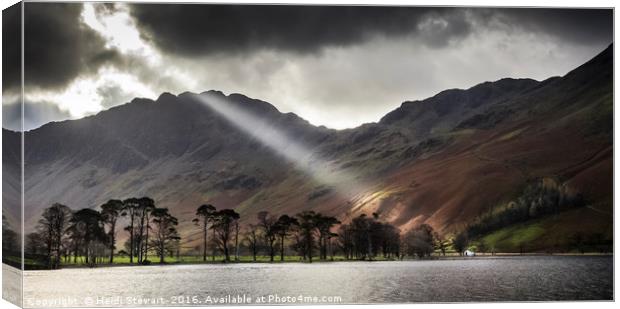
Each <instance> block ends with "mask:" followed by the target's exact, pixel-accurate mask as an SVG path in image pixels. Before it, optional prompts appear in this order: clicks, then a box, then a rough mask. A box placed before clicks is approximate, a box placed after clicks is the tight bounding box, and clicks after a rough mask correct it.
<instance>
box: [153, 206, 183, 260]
mask: <svg viewBox="0 0 620 309" xmlns="http://www.w3.org/2000/svg"><path fill="white" fill-rule="evenodd" d="M151 216H152V217H153V224H154V225H155V237H154V239H153V240H152V241H151V244H152V246H153V248H154V249H155V251H156V252H157V255H158V256H159V263H161V264H163V263H164V260H165V256H166V252H174V250H175V249H176V246H177V243H178V241H179V240H180V237H179V233H178V232H177V229H176V226H177V225H178V223H179V222H178V220H177V218H175V217H174V216H172V215H171V214H170V212H168V208H154V209H153V210H152V211H151Z"/></svg>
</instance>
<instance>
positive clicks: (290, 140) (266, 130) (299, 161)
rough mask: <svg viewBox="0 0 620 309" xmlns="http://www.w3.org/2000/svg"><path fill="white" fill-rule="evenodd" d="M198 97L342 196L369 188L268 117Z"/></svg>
mask: <svg viewBox="0 0 620 309" xmlns="http://www.w3.org/2000/svg"><path fill="white" fill-rule="evenodd" d="M198 97H199V100H200V101H201V102H202V103H203V104H205V105H206V106H208V107H209V108H211V110H213V111H215V112H216V113H218V114H219V115H221V116H222V117H224V118H225V119H226V120H228V121H229V122H230V123H231V124H233V125H234V126H235V127H237V128H238V129H240V130H241V131H243V132H244V133H246V134H248V135H250V136H252V137H253V138H255V139H256V140H258V141H259V142H260V143H262V144H263V145H265V146H267V147H269V148H270V149H271V150H273V151H275V152H276V153H277V154H278V155H280V156H282V157H283V158H284V159H285V160H286V161H288V162H290V163H292V164H293V165H294V166H295V167H296V168H297V169H299V170H300V171H302V172H304V173H305V174H307V175H309V176H311V177H312V179H313V180H314V181H316V182H317V183H318V184H321V185H326V186H329V187H331V188H333V189H335V191H336V192H337V193H338V194H339V195H340V196H341V197H343V198H346V199H348V200H352V199H354V198H356V197H358V196H359V195H361V194H364V193H365V192H367V191H368V188H369V187H370V185H369V184H368V183H367V182H365V181H362V180H360V179H359V178H360V177H359V176H360V175H359V174H358V173H355V172H350V171H344V170H342V169H340V168H338V167H337V166H336V165H335V164H334V162H330V161H329V160H326V159H324V158H322V157H321V155H320V154H319V153H318V152H317V151H316V150H315V149H312V148H310V147H307V146H306V145H304V144H302V143H299V142H298V141H297V139H296V138H295V136H292V135H290V134H289V133H287V132H286V131H285V130H283V129H281V128H278V127H277V126H275V125H273V124H270V123H269V122H268V121H267V119H265V118H261V117H258V116H256V115H253V114H252V113H250V112H248V111H246V110H244V109H241V108H239V107H237V106H235V105H233V103H231V102H228V101H226V100H224V99H221V98H219V97H216V96H212V95H200V96H198Z"/></svg>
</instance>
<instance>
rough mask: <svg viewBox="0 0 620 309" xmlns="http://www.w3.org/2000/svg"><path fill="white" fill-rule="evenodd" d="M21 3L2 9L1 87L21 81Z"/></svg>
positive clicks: (11, 85)
mask: <svg viewBox="0 0 620 309" xmlns="http://www.w3.org/2000/svg"><path fill="white" fill-rule="evenodd" d="M21 17H22V15H21V3H17V4H15V5H13V6H11V7H9V8H7V9H5V10H3V11H2V89H3V91H7V90H9V89H11V88H16V87H19V84H20V83H21V74H20V68H21V35H22V33H21V27H20V25H21Z"/></svg>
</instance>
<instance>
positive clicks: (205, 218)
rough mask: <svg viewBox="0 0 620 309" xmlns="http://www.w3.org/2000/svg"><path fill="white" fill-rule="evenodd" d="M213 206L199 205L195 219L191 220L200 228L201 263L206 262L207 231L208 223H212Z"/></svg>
mask: <svg viewBox="0 0 620 309" xmlns="http://www.w3.org/2000/svg"><path fill="white" fill-rule="evenodd" d="M215 211H216V210H215V206H213V205H211V204H205V205H200V207H198V209H197V210H196V218H195V219H194V220H192V221H193V222H194V223H195V224H197V225H201V228H202V261H203V262H206V261H207V231H208V230H209V222H211V221H213V216H214V214H215Z"/></svg>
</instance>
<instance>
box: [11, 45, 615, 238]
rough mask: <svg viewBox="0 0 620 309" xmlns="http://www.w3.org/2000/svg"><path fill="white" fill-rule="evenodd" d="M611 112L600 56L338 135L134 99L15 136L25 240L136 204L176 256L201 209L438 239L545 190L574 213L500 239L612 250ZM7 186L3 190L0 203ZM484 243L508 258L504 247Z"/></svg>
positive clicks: (608, 64) (223, 108)
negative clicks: (167, 220)
mask: <svg viewBox="0 0 620 309" xmlns="http://www.w3.org/2000/svg"><path fill="white" fill-rule="evenodd" d="M205 102H217V104H214V103H205ZM612 111H613V46H611V45H610V46H609V47H608V48H607V49H606V50H605V51H603V52H602V53H600V54H599V55H597V56H596V57H595V58H593V59H592V60H590V61H589V62H587V63H585V64H583V65H582V66H580V67H578V68H576V69H575V70H573V71H572V72H570V73H568V74H567V75H565V76H563V77H554V78H550V79H547V80H545V81H541V82H539V81H535V80H531V79H509V78H506V79H502V80H499V81H495V82H485V83H482V84H479V85H476V86H474V87H472V88H470V89H466V90H461V89H452V90H446V91H443V92H441V93H439V94H437V95H435V96H433V97H431V98H428V99H425V100H422V101H412V102H404V103H402V105H401V106H400V107H398V108H397V109H395V110H393V111H392V112H390V113H388V114H387V115H385V116H384V117H383V118H382V119H381V120H380V121H378V122H377V123H370V124H364V125H362V126H360V127H357V128H354V129H347V130H332V129H328V128H325V127H316V126H313V125H311V124H310V123H308V122H307V121H305V120H304V119H302V118H300V117H298V116H297V115H295V114H292V113H281V112H280V111H278V110H277V109H276V108H275V107H274V106H272V105H271V104H269V103H267V102H263V101H260V100H256V99H252V98H248V97H246V96H244V95H241V94H231V95H224V94H223V93H221V92H218V91H208V92H204V93H201V94H195V93H183V94H180V95H178V96H174V95H172V94H169V93H164V94H162V95H161V96H160V97H159V98H158V99H157V100H154V101H153V100H149V99H134V100H133V101H131V102H130V103H127V104H124V105H121V106H117V107H114V108H111V109H109V110H106V111H103V112H100V113H99V114H97V115H94V116H90V117H86V118H83V119H79V120H70V121H62V122H54V123H49V124H46V125H44V126H42V127H40V128H38V129H35V130H32V131H28V132H26V133H25V134H24V141H25V153H24V159H25V170H24V174H25V180H26V181H25V192H26V196H25V205H26V209H25V222H26V229H27V230H28V229H32V227H33V226H34V225H35V223H36V222H37V220H38V216H39V215H40V213H41V211H42V209H43V208H45V207H47V206H49V205H51V204H52V203H54V202H60V203H63V204H66V205H68V206H70V207H72V208H76V209H77V208H83V207H97V206H98V205H100V204H102V203H103V202H105V201H106V200H108V199H111V198H128V197H132V196H143V195H148V196H151V197H153V198H154V199H155V201H156V202H157V204H158V206H159V207H168V208H170V209H171V211H172V213H173V214H175V215H176V216H178V217H179V218H180V221H181V223H180V227H181V228H180V230H181V234H182V236H183V237H184V239H186V240H187V241H188V242H189V244H193V242H194V241H195V240H196V239H197V237H198V236H197V235H196V234H195V232H196V231H194V229H195V228H194V226H193V225H192V223H191V220H192V218H193V216H194V212H195V209H196V208H197V206H199V205H201V204H204V203H206V202H209V203H212V204H214V205H216V206H217V207H218V208H235V209H236V210H237V211H238V212H240V213H241V215H242V218H244V219H245V220H248V221H250V220H253V218H255V215H256V213H257V212H259V211H262V210H268V211H270V212H272V213H274V214H283V213H288V214H295V213H297V212H299V211H302V210H309V209H313V210H317V211H321V212H325V213H327V214H331V215H336V216H338V217H339V218H340V219H341V220H344V221H346V220H348V219H350V218H351V217H353V216H357V215H359V214H362V213H366V214H370V213H373V212H378V213H380V214H381V217H382V218H384V219H385V220H388V221H390V222H392V223H394V224H396V225H398V226H399V227H400V228H401V229H403V230H406V229H409V228H411V227H412V226H414V225H417V224H421V223H428V224H431V225H432V226H433V227H434V228H435V229H436V230H438V231H439V232H441V233H444V234H450V233H454V232H459V231H461V230H463V229H464V228H465V227H466V226H467V225H468V224H470V223H472V222H476V220H478V219H479V218H480V217H481V216H482V215H484V214H485V213H488V212H489V211H492V210H493V209H496V208H497V207H501V205H503V204H506V203H507V202H509V201H511V200H514V199H517V198H518V197H519V196H520V194H522V192H523V190H524V187H527V186H528V185H530V184H532V183H536V182H539V181H553V182H554V183H556V184H557V185H558V186H561V187H562V188H565V189H566V190H569V191H570V192H573V193H571V194H573V195H574V194H579V196H583V197H584V199H585V201H586V205H585V206H584V207H579V208H575V209H569V210H566V211H563V212H562V213H561V214H558V215H555V216H553V217H541V218H536V219H533V220H530V221H528V222H521V223H519V224H516V225H514V226H510V227H507V228H523V229H529V228H532V226H538V227H539V229H538V230H537V233H535V235H534V236H531V237H529V238H526V239H521V240H519V241H520V243H519V245H520V246H522V245H523V242H526V243H527V245H528V248H529V250H542V249H545V248H547V247H549V246H551V245H552V244H551V243H550V240H549V239H554V240H553V241H559V242H566V241H568V240H567V239H568V238H567V237H568V235H569V234H571V233H574V232H577V231H582V232H584V233H589V234H592V233H596V234H597V235H598V234H603V235H605V237H611V236H609V235H611V234H610V233H611V231H612V226H613V216H612V211H613V203H612V195H613V191H612V190H613V189H612V182H613V177H612V164H613V156H612V153H613V141H612V134H613V133H612V132H613V116H612V115H613V113H612ZM252 126H253V127H252ZM254 127H255V128H254ZM3 147H4V149H5V152H7V154H5V155H3V166H6V167H11V166H12V167H16V166H19V155H18V152H15V151H16V150H18V149H19V133H16V132H11V131H8V130H4V129H3ZM16 171H17V172H18V169H15V170H13V169H10V168H5V171H4V172H5V175H7V172H8V173H9V174H15V173H16ZM18 179H19V177H10V175H9V176H8V177H7V176H5V177H4V179H3V191H5V190H4V188H5V187H6V188H18V187H19V186H16V185H15V182H18ZM14 191H15V190H9V191H7V192H8V195H10V194H11V192H13V193H12V194H15V192H14ZM7 192H5V195H7ZM16 192H18V191H16ZM16 201H18V199H14V200H11V198H10V197H5V200H3V202H5V203H7V202H8V203H11V205H12V204H15V203H16ZM500 232H501V231H495V234H497V233H500ZM495 234H494V235H495ZM528 235H529V234H528ZM496 236H497V237H496V238H498V239H495V240H496V241H497V242H498V246H500V245H502V241H503V246H505V250H511V249H514V246H513V247H512V248H511V247H510V246H509V245H507V244H509V243H513V242H514V241H517V240H515V238H514V237H513V236H510V235H509V236H506V235H504V236H503V238H502V237H500V236H501V235H499V236H498V235H496ZM494 237H495V236H494ZM558 237H560V238H561V239H560V240H557V239H558ZM515 244H516V243H515ZM513 245H514V244H513Z"/></svg>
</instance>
